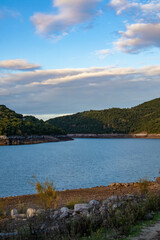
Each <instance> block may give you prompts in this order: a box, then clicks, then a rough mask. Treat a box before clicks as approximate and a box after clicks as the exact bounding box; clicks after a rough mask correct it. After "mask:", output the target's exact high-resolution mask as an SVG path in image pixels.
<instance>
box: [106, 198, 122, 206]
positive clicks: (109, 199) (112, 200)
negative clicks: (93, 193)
mask: <svg viewBox="0 0 160 240" xmlns="http://www.w3.org/2000/svg"><path fill="white" fill-rule="evenodd" d="M119 200H120V197H119V196H111V197H109V198H107V199H105V200H104V201H103V202H102V206H106V207H111V206H112V205H113V204H114V203H116V202H118V201H119Z"/></svg>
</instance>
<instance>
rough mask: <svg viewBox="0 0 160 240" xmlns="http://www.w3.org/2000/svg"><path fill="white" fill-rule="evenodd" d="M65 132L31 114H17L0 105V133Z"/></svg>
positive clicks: (38, 133)
mask: <svg viewBox="0 0 160 240" xmlns="http://www.w3.org/2000/svg"><path fill="white" fill-rule="evenodd" d="M52 134H56V135H59V134H65V131H63V130H61V129H60V128H58V127H55V126H53V125H51V124H49V123H47V122H44V121H43V120H38V119H37V118H35V117H32V116H25V117H23V115H21V114H17V113H15V112H14V111H12V110H10V109H8V108H7V107H6V106H4V105H0V135H6V136H15V135H23V136H28V135H52Z"/></svg>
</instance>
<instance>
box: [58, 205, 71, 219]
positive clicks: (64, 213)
mask: <svg viewBox="0 0 160 240" xmlns="http://www.w3.org/2000/svg"><path fill="white" fill-rule="evenodd" d="M60 212H61V213H62V214H61V215H60V219H63V218H67V217H69V214H70V212H71V211H70V210H69V209H68V208H67V207H62V208H61V209H60Z"/></svg>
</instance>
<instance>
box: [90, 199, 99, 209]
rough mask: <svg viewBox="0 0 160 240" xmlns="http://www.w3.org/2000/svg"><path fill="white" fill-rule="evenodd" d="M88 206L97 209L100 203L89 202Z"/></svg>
mask: <svg viewBox="0 0 160 240" xmlns="http://www.w3.org/2000/svg"><path fill="white" fill-rule="evenodd" d="M89 205H91V207H95V208H99V207H100V202H99V201H96V200H91V201H90V202H89Z"/></svg>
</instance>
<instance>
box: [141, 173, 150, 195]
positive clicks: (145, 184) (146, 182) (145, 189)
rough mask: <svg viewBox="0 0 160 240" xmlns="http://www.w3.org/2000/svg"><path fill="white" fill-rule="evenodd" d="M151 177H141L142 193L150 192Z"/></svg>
mask: <svg viewBox="0 0 160 240" xmlns="http://www.w3.org/2000/svg"><path fill="white" fill-rule="evenodd" d="M149 183H150V181H149V179H148V178H147V177H144V178H140V180H139V189H140V192H141V194H142V195H144V194H147V193H148V187H149Z"/></svg>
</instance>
